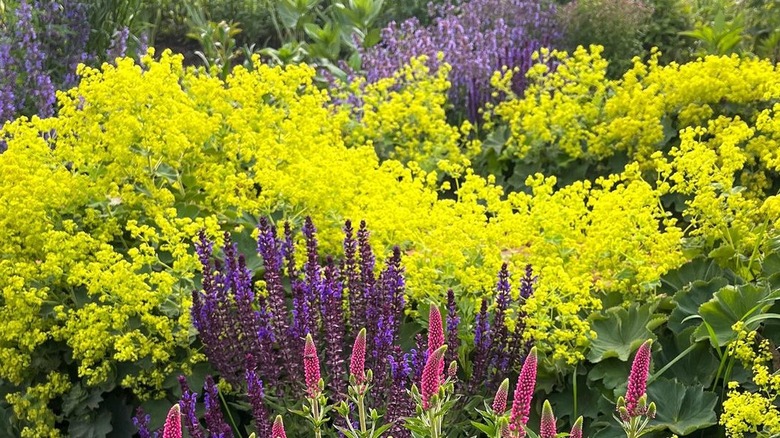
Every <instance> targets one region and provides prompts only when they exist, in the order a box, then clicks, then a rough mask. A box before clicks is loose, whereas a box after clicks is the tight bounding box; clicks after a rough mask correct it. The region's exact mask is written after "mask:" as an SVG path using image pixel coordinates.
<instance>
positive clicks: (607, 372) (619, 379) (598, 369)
mask: <svg viewBox="0 0 780 438" xmlns="http://www.w3.org/2000/svg"><path fill="white" fill-rule="evenodd" d="M630 369H631V365H629V364H628V363H626V362H621V361H620V360H618V359H616V358H611V359H607V360H603V361H601V362H599V363H597V364H596V365H594V366H593V368H591V370H590V372H589V373H588V380H589V381H592V382H595V381H599V380H600V381H601V382H602V384H603V385H604V387H605V388H607V389H610V390H614V389H615V388H618V387H620V385H625V384H626V379H628V372H629V370H630Z"/></svg>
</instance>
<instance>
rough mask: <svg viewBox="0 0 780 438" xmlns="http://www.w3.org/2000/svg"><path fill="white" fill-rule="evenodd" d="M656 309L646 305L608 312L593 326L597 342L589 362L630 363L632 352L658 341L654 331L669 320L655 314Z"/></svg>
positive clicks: (614, 309)
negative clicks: (652, 340)
mask: <svg viewBox="0 0 780 438" xmlns="http://www.w3.org/2000/svg"><path fill="white" fill-rule="evenodd" d="M654 310H655V306H653V305H650V304H645V305H642V306H637V305H632V306H631V307H629V308H628V310H626V309H624V308H612V309H607V310H606V311H605V312H604V314H603V315H601V316H597V317H596V318H595V319H594V320H593V322H592V323H591V328H592V329H593V330H594V331H595V332H596V339H594V340H593V341H592V342H591V344H590V351H588V360H589V361H591V362H593V363H598V362H601V361H602V360H604V359H608V358H610V357H617V358H618V359H620V360H622V361H624V362H625V361H627V360H628V357H629V356H630V355H631V352H633V351H634V350H636V349H637V348H639V346H640V345H642V343H643V342H645V341H646V340H648V339H655V336H654V335H653V333H652V330H653V329H654V328H656V327H658V326H659V325H661V324H663V322H664V321H665V320H666V318H665V317H664V316H662V315H661V314H656V313H653V312H654Z"/></svg>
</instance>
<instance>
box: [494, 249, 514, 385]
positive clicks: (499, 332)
mask: <svg viewBox="0 0 780 438" xmlns="http://www.w3.org/2000/svg"><path fill="white" fill-rule="evenodd" d="M510 291H511V286H510V285H509V270H508V267H507V264H506V263H504V264H503V265H502V266H501V270H500V271H499V273H498V283H497V284H496V311H495V316H494V318H493V330H492V332H491V334H490V336H491V339H492V340H493V342H492V345H491V350H490V368H491V369H492V371H493V375H492V378H491V379H490V383H491V387H495V385H497V384H498V380H499V379H501V378H503V376H504V375H505V374H506V372H507V369H508V368H509V360H510V356H509V329H508V328H507V326H506V321H505V319H506V315H507V309H509V302H510V300H511V296H510Z"/></svg>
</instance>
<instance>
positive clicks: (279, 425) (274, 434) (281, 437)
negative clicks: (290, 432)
mask: <svg viewBox="0 0 780 438" xmlns="http://www.w3.org/2000/svg"><path fill="white" fill-rule="evenodd" d="M271 438H287V434H286V433H285V432H284V421H282V416H281V415H277V416H276V420H274V426H273V428H272V429H271Z"/></svg>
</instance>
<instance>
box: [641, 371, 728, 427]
mask: <svg viewBox="0 0 780 438" xmlns="http://www.w3.org/2000/svg"><path fill="white" fill-rule="evenodd" d="M647 396H648V399H650V400H653V401H654V402H655V403H656V404H657V405H658V411H657V412H658V413H657V415H656V418H655V420H654V421H651V422H650V426H649V429H650V430H669V431H671V432H672V433H675V434H677V435H681V436H685V435H688V434H691V433H693V432H695V431H697V430H702V429H706V428H708V427H710V426H712V425H715V424H717V418H716V416H715V405H716V403H717V401H718V397H717V396H716V395H715V394H713V393H712V392H708V391H705V388H704V387H703V386H701V385H692V386H691V385H684V384H682V383H680V382H678V381H676V380H669V379H659V380H656V381H655V382H653V383H652V384H651V385H649V386H648V388H647Z"/></svg>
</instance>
